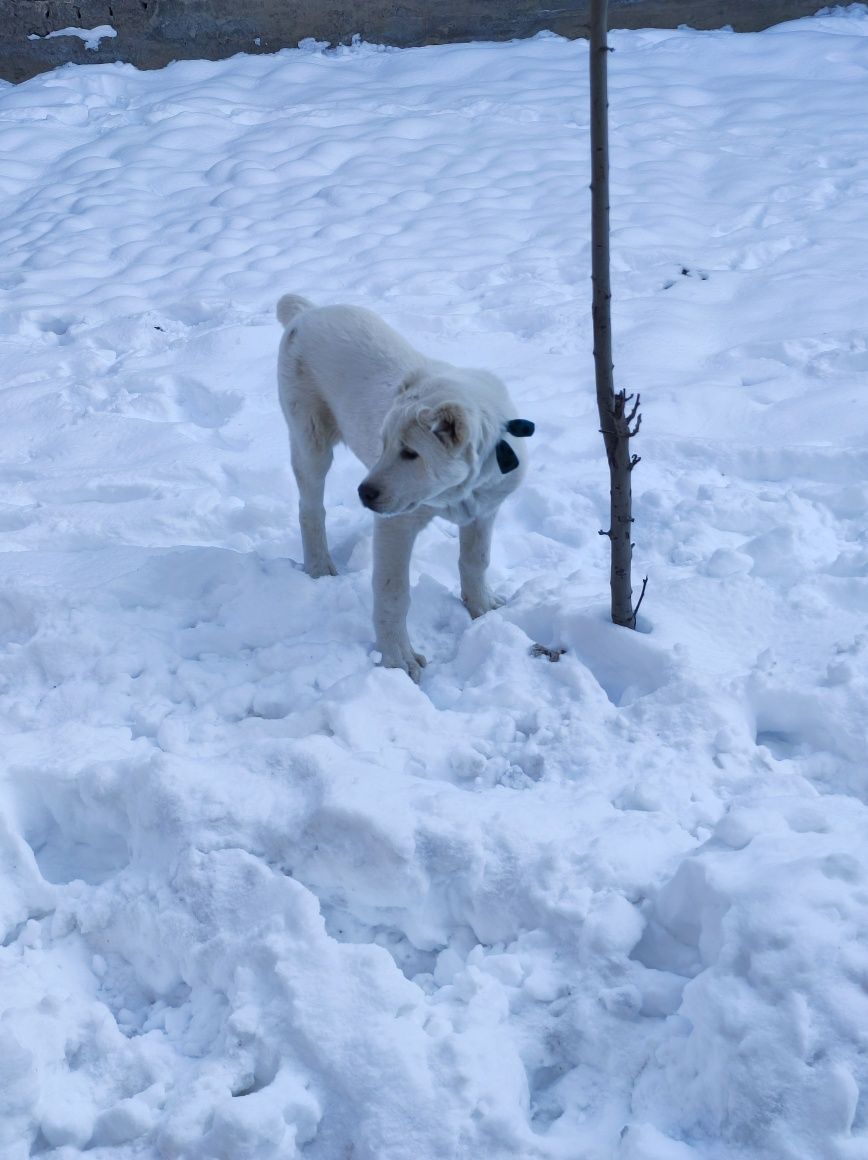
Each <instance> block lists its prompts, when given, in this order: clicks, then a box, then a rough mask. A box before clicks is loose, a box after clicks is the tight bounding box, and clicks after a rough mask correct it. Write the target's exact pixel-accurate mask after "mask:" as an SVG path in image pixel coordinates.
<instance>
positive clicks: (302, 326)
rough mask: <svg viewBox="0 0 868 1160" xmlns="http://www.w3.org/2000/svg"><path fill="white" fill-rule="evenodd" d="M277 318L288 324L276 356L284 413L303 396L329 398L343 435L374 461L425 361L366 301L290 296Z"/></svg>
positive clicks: (330, 409)
mask: <svg viewBox="0 0 868 1160" xmlns="http://www.w3.org/2000/svg"><path fill="white" fill-rule="evenodd" d="M277 317H278V319H279V320H280V322H281V323H282V324H283V326H284V328H285V332H284V336H283V339H282V341H281V346H280V355H279V360H278V377H279V382H280V396H281V402H282V404H283V408H284V412H285V413H286V414H287V416H289V414H290V411H291V410H292V409H294V408H293V404H297V403H299V402H302V401H304V403H305V404H306V406H307V407H308V408H315V403H316V402H321V403H323V404H325V407H326V408H327V409H328V412H329V413H330V415H331V416H332V417H333V419H334V422H335V425H336V426H337V429H338V437H339V438H340V439H341V441H342V442H344V443H346V444H347V446H348V447H349V448H350V449H351V450H352V451H353V452H354V453H355V454H356V455H357V456H358V457H359V459H360V460H361V461H362V462H363V463H364V464H365V465H366V466H368V467H370V466H371V464H372V463H374V462H375V461H376V459H377V456H378V455H379V453H380V433H381V430H382V426H383V419H384V418H385V416H386V413H387V411H388V410H389V408H390V407H391V405H392V402H393V401H394V398H395V395H396V393H397V391H398V388H399V387H400V385H401V383H402V382H404V380H405V379H406V378H407V376H408V375H409V374H411V373H412V372H413V371H414V370H418V369H420V368H421V367H423V366H426V365H427V364H428V360H427V359H426V358H425V356H424V355H422V354H420V353H419V352H418V351H417V350H415V349H414V348H413V347H412V346H411V345H410V344H409V343H408V342H407V341H406V340H405V339H403V338H402V337H401V335H400V334H398V333H397V332H396V331H394V330H393V329H392V328H391V327H390V326H389V325H387V323H385V322H384V321H383V320H382V319H381V318H379V317H378V316H377V315H376V314H374V313H373V312H372V311H370V310H365V309H364V308H363V307H361V306H313V305H312V304H311V303H310V302H308V301H307V299H305V298H301V297H300V296H298V295H294V294H286V295H284V297H283V298H281V299H280V301H279V302H278V304H277Z"/></svg>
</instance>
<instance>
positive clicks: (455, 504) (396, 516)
mask: <svg viewBox="0 0 868 1160" xmlns="http://www.w3.org/2000/svg"><path fill="white" fill-rule="evenodd" d="M277 317H278V319H279V320H280V322H281V323H282V324H283V326H284V335H283V338H282V340H281V344H280V355H279V359H278V384H279V389H280V403H281V407H282V408H283V413H284V415H285V417H286V421H287V423H288V425H289V436H290V447H291V452H292V468H293V472H294V473H295V478H296V480H297V482H298V491H299V522H300V525H301V537H302V545H303V549H304V567H305V571H306V572H308V573H309V574H310V575H311V576H329V575H331V576H334V575H335V566H334V564H333V563H332V559H331V556H330V554H329V550H328V544H327V542H326V532H325V509H324V507H323V491H324V486H325V477H326V474H327V472H328V469H329V467H330V466H331V462H332V450H333V448H334V445H335V444H336V443H338V442H344V443H346V444H347V446H348V447H349V448H350V449H351V450H352V451H354V452H355V454H356V455H357V456H358V457H359V459H360V460H361V461H362V463H363V464H364V465H365V466H366V467H367V468H368V474H367V475H366V477H365V478H364V480H363V481H362V483H361V485H360V487H359V495H360V498H361V499H362V502H363V503H364V504H365V506H367V507H370V508H371V510H372V511H373V512H374V513H375V517H376V518H375V521H374V576H373V585H374V627H375V630H376V636H377V648H378V649H379V651H380V653H381V654H382V657H383V664H384V665H386V666H387V667H389V668H399V669H403V670H404V671H405V672H406V673H409V675H410V676H411V677H412V678H413V679H414V680H416V681H418V680H419V676H420V670H421V667H422V666H423V665H424V664H425V658H424V657H423V656H420V655H419V653H417V652H414V650H413V648H412V646H411V645H410V641H409V638H408V636H407V611H408V608H409V604H410V553H411V551H412V548H413V542H414V541H415V539H416V536H417V535H418V533H419V531H420V530H421V529H422V528H423V527H424V526H425V525H426V524H427V523H428V522H429V520H431V519H432V518H433V516H435V515H439V516H444V517H445V518H446V519H448V520H451V521H452V523H455V524H458V525H459V527H460V532H459V560H458V570H459V574H460V577H461V596H462V599H463V600H464V603H465V604H466V605H467V608H468V610H469V611H470V614H471V616H481V615H482V614H483V613H484V612H488V611H489V610H490V609H492V608H496V607H497V606H498V604H500V603H501V601H499V600H498V598H497V597H495V596H494V595H493V593H492V592H491V591H490V589H489V588H488V585H487V584H486V581H485V572H486V569H487V567H488V560H489V551H490V545H491V530H492V526H493V523H494V517H495V515H496V514H497V509H498V508H499V507H500V505H501V503H502V502H503V500H504V499H505V498H506V497H507V495H509V493H510V492H511V491H513V490H514V489H515V488H516V486H517V485H518V484H519V482H520V481H521V478H522V476H523V475H524V470H525V463H524V461H525V458H526V452H525V449H524V446H523V445H520V444H519V443H516V442H514V441H513V440H512V439H511V438H510V437H509V436H507V435H506V434H505V432H504V426H505V424H506V423H507V422H508V421H509V420H510V419H513V418H515V417H516V412H515V408H514V406H513V404H512V401H511V399H510V397H509V395H508V394H507V391H506V388H505V387H504V385H503V384H502V383H501V382H500V380H499V379H497V378H495V376H494V375H491V374H488V373H487V372H486V371H481V370H467V369H462V368H459V367H454V366H451V365H450V364H448V363H443V362H437V361H435V360H434V359H430V358H427V357H426V356H425V355H423V354H420V353H419V352H418V351H417V350H414V349H413V347H412V346H410V345H409V343H407V342H405V340H404V339H403V338H401V336H400V335H399V334H397V333H396V332H395V331H394V330H392V328H391V327H390V326H387V325H386V323H385V322H383V321H382V319H380V318H378V317H377V315H376V314H373V313H371V311H369V310H364V309H362V308H361V307H357V306H322V307H315V306H313V305H312V304H311V303H310V302H308V301H307V300H306V299H304V298H300V297H298V296H297V295H292V294H287V295H285V296H284V297H283V298H281V300H280V301H279V302H278V304H277ZM501 439H506V440H507V442H509V443H510V444H511V445H512V446H513V448H514V449H515V450H516V451H517V454H518V458H519V463H520V466H519V467H518V468H516V470H514V471H511V472H509V473H508V474H505V475H504V474H503V473H502V472H501V471H500V468H499V467H498V465H497V461H496V459H495V446H496V444H497V443H498V442H499V441H500V440H501Z"/></svg>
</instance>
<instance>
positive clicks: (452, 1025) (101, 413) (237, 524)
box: [0, 5, 868, 1160]
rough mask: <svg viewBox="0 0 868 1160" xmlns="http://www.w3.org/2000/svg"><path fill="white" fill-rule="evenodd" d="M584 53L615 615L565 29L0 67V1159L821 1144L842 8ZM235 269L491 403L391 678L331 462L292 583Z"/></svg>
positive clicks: (273, 295)
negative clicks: (346, 313) (594, 69)
mask: <svg viewBox="0 0 868 1160" xmlns="http://www.w3.org/2000/svg"><path fill="white" fill-rule="evenodd" d="M612 43H613V45H614V47H615V49H616V52H615V53H614V55H613V57H612V59H611V62H610V70H611V71H610V100H611V110H610V113H611V133H612V145H613V175H612V225H613V261H614V270H613V281H614V302H613V308H614V327H615V362H616V376H617V379H618V382H619V384H622V385H624V386H626V387H627V388H629V389H630V390H635V389H640V390H641V392H642V397H643V410H644V422H643V427H642V434H641V437H640V439H639V440H638V446H637V451H638V452H639V453H640V454H641V455H642V457H643V458H642V462H641V464H640V465H639V467H638V469H637V471H636V474H635V476H634V486H635V513H634V514H635V516H636V534H635V539H636V545H637V546H636V578H641V577H642V576H643V575H645V574H646V573H647V574H648V576H649V586H648V594H647V596H646V599H645V603H644V605H643V608H642V613H641V616H640V628H641V631H640V632H637V633H631V632H629V631H626V630H622V629H617V628H615V627H614V626H612V625H611V624H610V623H609V622H608V620H607V615H606V602H607V587H606V585H607V566H608V565H607V556H606V548H607V543H606V542H605V541H604V539H603V538H602V537H600V536H599V535H598V530H599V529H600V528H601V527H603V526H604V525H605V521H606V507H607V472H606V468H605V463H604V459H603V453H602V441H601V439H600V436H599V433H598V430H597V428H598V423H597V419H596V415H595V401H594V392H593V381H592V379H593V368H592V360H591V328H590V310H589V298H590V283H589V261H590V258H589V245H588V227H589V221H588V219H589V198H588V195H587V192H586V187H587V184H588V100H587V92H586V86H587V61H586V46H585V45H584V44H581V43H579V44H574V43H569V42H566V41H564V40H561V39H558V38H555V37H552V36H542V37H538V38H536V39H534V40H531V41H524V42H515V43H510V44H497V45H495V44H473V45H454V46H441V47H432V48H424V49H414V50H404V51H393V50H383V49H378V48H376V47H372V46H366V45H354V46H352V47H349V48H343V49H339V50H336V51H324V50H323V47H322V46H320V45H316V44H314V43H306V44H305V45H303V46H301V47H300V49H299V50H294V51H286V52H282V53H279V54H278V55H276V56H255V57H236V58H234V59H232V60H229V61H222V62H205V61H199V62H184V63H177V64H174V65H172V66H170V67H169V68H167V69H165V70H163V71H160V72H138V71H136V70H135V69H133V68H132V67H130V66H126V65H105V66H102V65H101V66H88V67H74V66H67V67H64V68H62V69H59V70H57V71H55V72H53V73H49V74H45V75H43V76H40V77H37V78H34V79H33V80H31V81H29V82H27V83H25V84H22V85H20V86H17V87H13V86H3V87H2V88H0V148H2V151H3V155H4V157H5V158H6V160H5V161H4V165H3V168H2V172H0V189H2V199H3V201H2V205H3V214H2V219H0V221H2V226H0V232H2V241H0V244H2V249H3V253H4V256H5V262H4V268H3V271H2V273H0V285H2V291H0V292H2V306H0V343H2V360H3V380H2V381H3V390H2V395H0V403H2V426H0V432H2V436H0V438H2V452H3V454H2V460H0V477H2V481H3V489H2V493H0V528H2V534H3V547H4V551H3V554H2V557H0V567H2V587H0V641H2V666H0V729H2V738H3V753H4V757H5V761H4V763H3V777H2V781H0V867H2V871H3V872H2V875H0V942H2V947H0V993H2V996H3V998H2V1004H0V1043H2V1051H0V1157H2V1160H23V1158H25V1157H28V1156H30V1155H37V1154H38V1155H45V1156H51V1157H56V1158H57V1160H73V1158H75V1157H78V1156H80V1155H83V1154H85V1153H86V1154H87V1155H88V1156H89V1157H92V1158H93V1160H105V1158H108V1157H111V1158H112V1160H134V1158H135V1160H142V1158H145V1160H157V1158H167V1157H168V1158H172V1157H175V1158H183V1160H196V1158H200V1160H220V1158H225V1160H271V1158H273V1160H291V1158H292V1157H295V1156H304V1157H308V1158H310V1160H349V1158H350V1157H352V1160H444V1158H447V1157H448V1158H455V1160H460V1158H464V1157H466V1158H468V1160H470V1158H473V1160H479V1158H481V1157H484V1158H485V1160H579V1158H581V1160H815V1158H820V1157H822V1158H823V1160H863V1158H864V1157H865V1156H866V1155H868V1098H866V1093H868V846H866V842H865V833H866V825H868V810H866V800H868V776H866V761H865V734H866V726H865V722H866V719H868V632H866V628H865V614H866V610H868V533H866V529H865V510H866V502H868V452H866V446H868V442H866V437H868V395H866V389H865V388H866V382H868V340H866V333H865V318H866V317H868V272H866V262H865V254H866V252H868V123H866V119H865V116H864V108H865V94H866V85H868V8H866V6H864V5H855V6H851V7H849V8H846V9H833V10H828V11H826V12H825V13H824V14H822V15H819V16H817V17H814V18H812V19H808V20H803V21H799V22H795V23H791V24H787V25H783V26H780V27H778V28H775V29H771V30H769V31H768V32H764V33H760V34H756V35H736V34H733V33H731V32H727V31H721V32H713V33H698V32H693V31H690V30H686V29H681V30H678V31H666V30H655V31H639V32H619V33H616V34H614V35H613V36H612ZM287 291H293V292H297V293H302V294H304V295H306V296H308V297H310V298H312V299H314V300H315V301H317V302H323V303H325V302H336V301H345V302H353V303H359V304H363V305H366V306H369V307H372V308H374V309H376V310H377V311H378V312H379V313H381V314H382V315H384V316H385V317H386V318H387V319H388V321H390V322H391V323H392V324H393V325H395V326H396V327H398V329H400V330H401V331H402V332H403V333H405V334H406V335H407V337H408V338H409V339H410V340H411V341H412V342H413V343H414V344H415V345H417V346H419V347H420V348H421V349H423V350H426V351H428V352H430V353H431V354H433V355H438V356H440V357H443V358H446V359H449V360H451V361H453V362H457V363H464V364H470V365H480V366H485V367H488V368H489V369H491V370H493V371H495V372H496V373H499V374H501V375H502V376H503V377H504V378H505V380H506V381H507V382H508V383H509V386H510V390H511V392H512V393H513V395H514V397H515V398H516V400H517V402H518V403H519V404H520V407H521V414H522V415H526V416H527V417H528V418H531V419H533V420H534V421H535V422H536V424H537V434H536V435H535V436H534V439H533V440H532V441H531V443H532V446H531V447H530V451H531V469H530V473H529V476H528V480H527V482H526V483H525V484H524V485H523V486H522V489H521V490H520V492H519V493H517V495H516V496H515V497H513V498H512V499H511V500H510V502H509V503H508V504H507V505H505V506H504V508H503V509H502V512H501V516H500V517H499V523H498V527H497V529H496V532H495V543H494V555H493V564H492V570H493V578H494V581H495V584H496V587H498V588H499V589H500V590H501V591H502V592H503V593H504V595H506V596H508V597H509V601H508V603H507V604H506V606H505V607H504V608H503V609H502V610H500V611H498V612H496V613H492V614H489V615H487V616H485V617H483V618H482V619H481V620H478V621H475V622H473V623H471V622H470V621H469V619H468V617H467V615H466V613H465V611H464V610H463V608H462V606H461V605H460V603H459V601H458V599H457V595H456V592H457V573H456V559H455V558H456V555H457V544H456V537H455V533H454V529H452V528H451V527H450V526H448V525H445V524H438V525H435V526H432V528H431V529H429V530H428V531H427V532H426V533H425V534H424V536H423V537H422V538H421V539H420V542H419V545H418V548H417V552H416V555H415V557H414V566H413V579H414V593H413V608H412V612H411V635H412V636H413V639H414V642H417V644H418V647H420V648H421V649H422V651H423V652H425V653H426V654H427V655H428V657H429V667H428V668H427V669H426V671H425V674H424V676H423V679H422V684H421V687H419V688H417V687H416V686H414V685H413V684H412V683H411V682H410V681H409V680H408V679H407V678H406V677H405V676H404V675H403V674H400V673H397V672H394V671H385V670H383V669H380V668H377V667H375V666H374V664H373V661H372V657H371V650H372V641H371V636H372V632H371V625H370V604H371V595H370V555H371V547H370V540H371V527H370V520H369V517H368V515H367V513H366V512H365V511H364V510H363V509H362V508H361V506H360V505H359V504H358V502H357V501H356V499H355V488H356V486H357V484H358V481H359V478H360V476H359V470H360V469H359V466H358V465H357V464H356V463H355V462H354V461H353V460H352V458H351V457H350V456H349V454H342V455H339V456H338V458H337V462H336V465H335V469H334V471H333V473H332V476H330V479H329V485H328V508H329V526H330V535H331V539H332V544H333V548H334V555H335V558H336V561H337V563H338V565H339V568H340V572H341V574H340V575H339V576H338V577H336V578H334V579H324V580H319V581H312V580H310V579H309V578H308V577H307V576H305V575H304V574H303V572H301V570H300V567H299V560H300V558H301V548H300V540H299V533H298V527H297V521H296V515H295V492H294V484H293V481H292V477H291V474H290V471H289V467H288V454H287V446H286V433H285V429H284V427H283V422H282V419H281V417H280V415H279V410H278V406H277V399H276V389H275V382H274V377H275V369H274V368H275V359H276V349H277V342H278V339H279V329H280V328H279V326H278V324H277V322H276V320H275V319H274V317H273V309H274V303H275V302H276V300H277V298H278V297H279V295H280V294H282V293H284V292H287ZM534 643H539V644H542V645H543V646H545V648H547V649H550V650H557V649H565V650H566V651H565V653H564V654H563V655H562V656H560V658H559V660H558V661H557V663H551V662H550V661H549V660H548V659H546V656H545V655H536V656H533V655H531V648H532V645H533V644H534Z"/></svg>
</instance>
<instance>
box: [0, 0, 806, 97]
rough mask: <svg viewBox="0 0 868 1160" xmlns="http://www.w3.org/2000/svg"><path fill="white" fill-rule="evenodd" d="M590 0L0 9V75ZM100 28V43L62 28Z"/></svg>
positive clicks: (470, 20)
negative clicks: (104, 29)
mask: <svg viewBox="0 0 868 1160" xmlns="http://www.w3.org/2000/svg"><path fill="white" fill-rule="evenodd" d="M818 6H819V5H818V3H817V0H808V2H804V0H802V2H799V0H610V4H609V11H610V24H611V25H612V27H613V28H642V27H649V26H652V27H661V28H674V27H676V26H677V25H679V24H689V25H691V26H692V27H694V28H720V27H721V26H723V25H726V24H730V25H732V27H733V28H735V29H736V30H738V31H755V30H757V29H760V28H766V27H768V26H769V25H770V24H776V23H778V22H780V21H782V20H791V19H794V18H796V17H798V16H807V15H809V14H810V13H812V12H814V11H816V10H817V8H818ZM587 17H588V0H561V2H560V3H558V2H557V0H554V2H553V3H551V4H545V3H538V2H537V3H534V2H532V0H77V2H75V0H0V77H3V78H5V79H6V80H11V81H20V80H24V79H26V78H27V77H30V76H33V75H34V74H36V73H38V72H43V71H44V70H45V69H50V68H54V67H56V66H57V65H59V64H64V63H65V62H67V61H73V62H75V63H76V64H101V63H106V62H109V61H117V60H121V61H129V62H131V63H132V64H135V65H137V66H138V67H139V68H159V67H161V66H162V65H164V64H167V63H168V62H169V61H171V60H178V59H182V58H191V57H199V58H206V59H211V60H215V59H218V58H220V57H225V56H231V55H232V54H233V53H236V52H275V51H277V49H280V48H287V47H294V46H295V45H297V44H298V42H299V41H300V40H303V39H305V38H306V37H315V38H316V39H317V40H325V41H329V42H331V43H333V44H337V43H341V42H348V41H349V40H350V39H351V38H352V37H353V36H354V35H359V36H361V37H362V39H363V40H368V41H373V42H376V43H384V44H394V45H400V46H409V45H418V44H439V43H444V42H446V41H458V40H508V39H510V38H512V37H523V36H532V35H533V34H534V33H536V32H539V31H541V30H542V29H551V30H552V31H553V32H557V33H560V34H561V35H563V36H570V37H576V36H582V35H584V34H586V31H587ZM101 25H108V26H110V27H111V28H112V29H114V30H115V32H116V33H117V35H116V36H114V37H105V38H103V39H100V40H99V43H98V44H95V43H94V42H93V41H91V42H90V43H86V42H85V41H84V40H82V39H80V38H78V37H75V36H68V35H65V36H61V37H51V38H48V34H49V33H51V32H56V31H59V30H61V29H66V28H81V29H92V28H97V27H99V26H101Z"/></svg>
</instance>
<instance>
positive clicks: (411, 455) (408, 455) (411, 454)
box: [401, 447, 419, 459]
mask: <svg viewBox="0 0 868 1160" xmlns="http://www.w3.org/2000/svg"><path fill="white" fill-rule="evenodd" d="M401 458H402V459H418V458H419V452H418V451H412V450H411V449H410V448H409V447H402V448H401Z"/></svg>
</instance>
